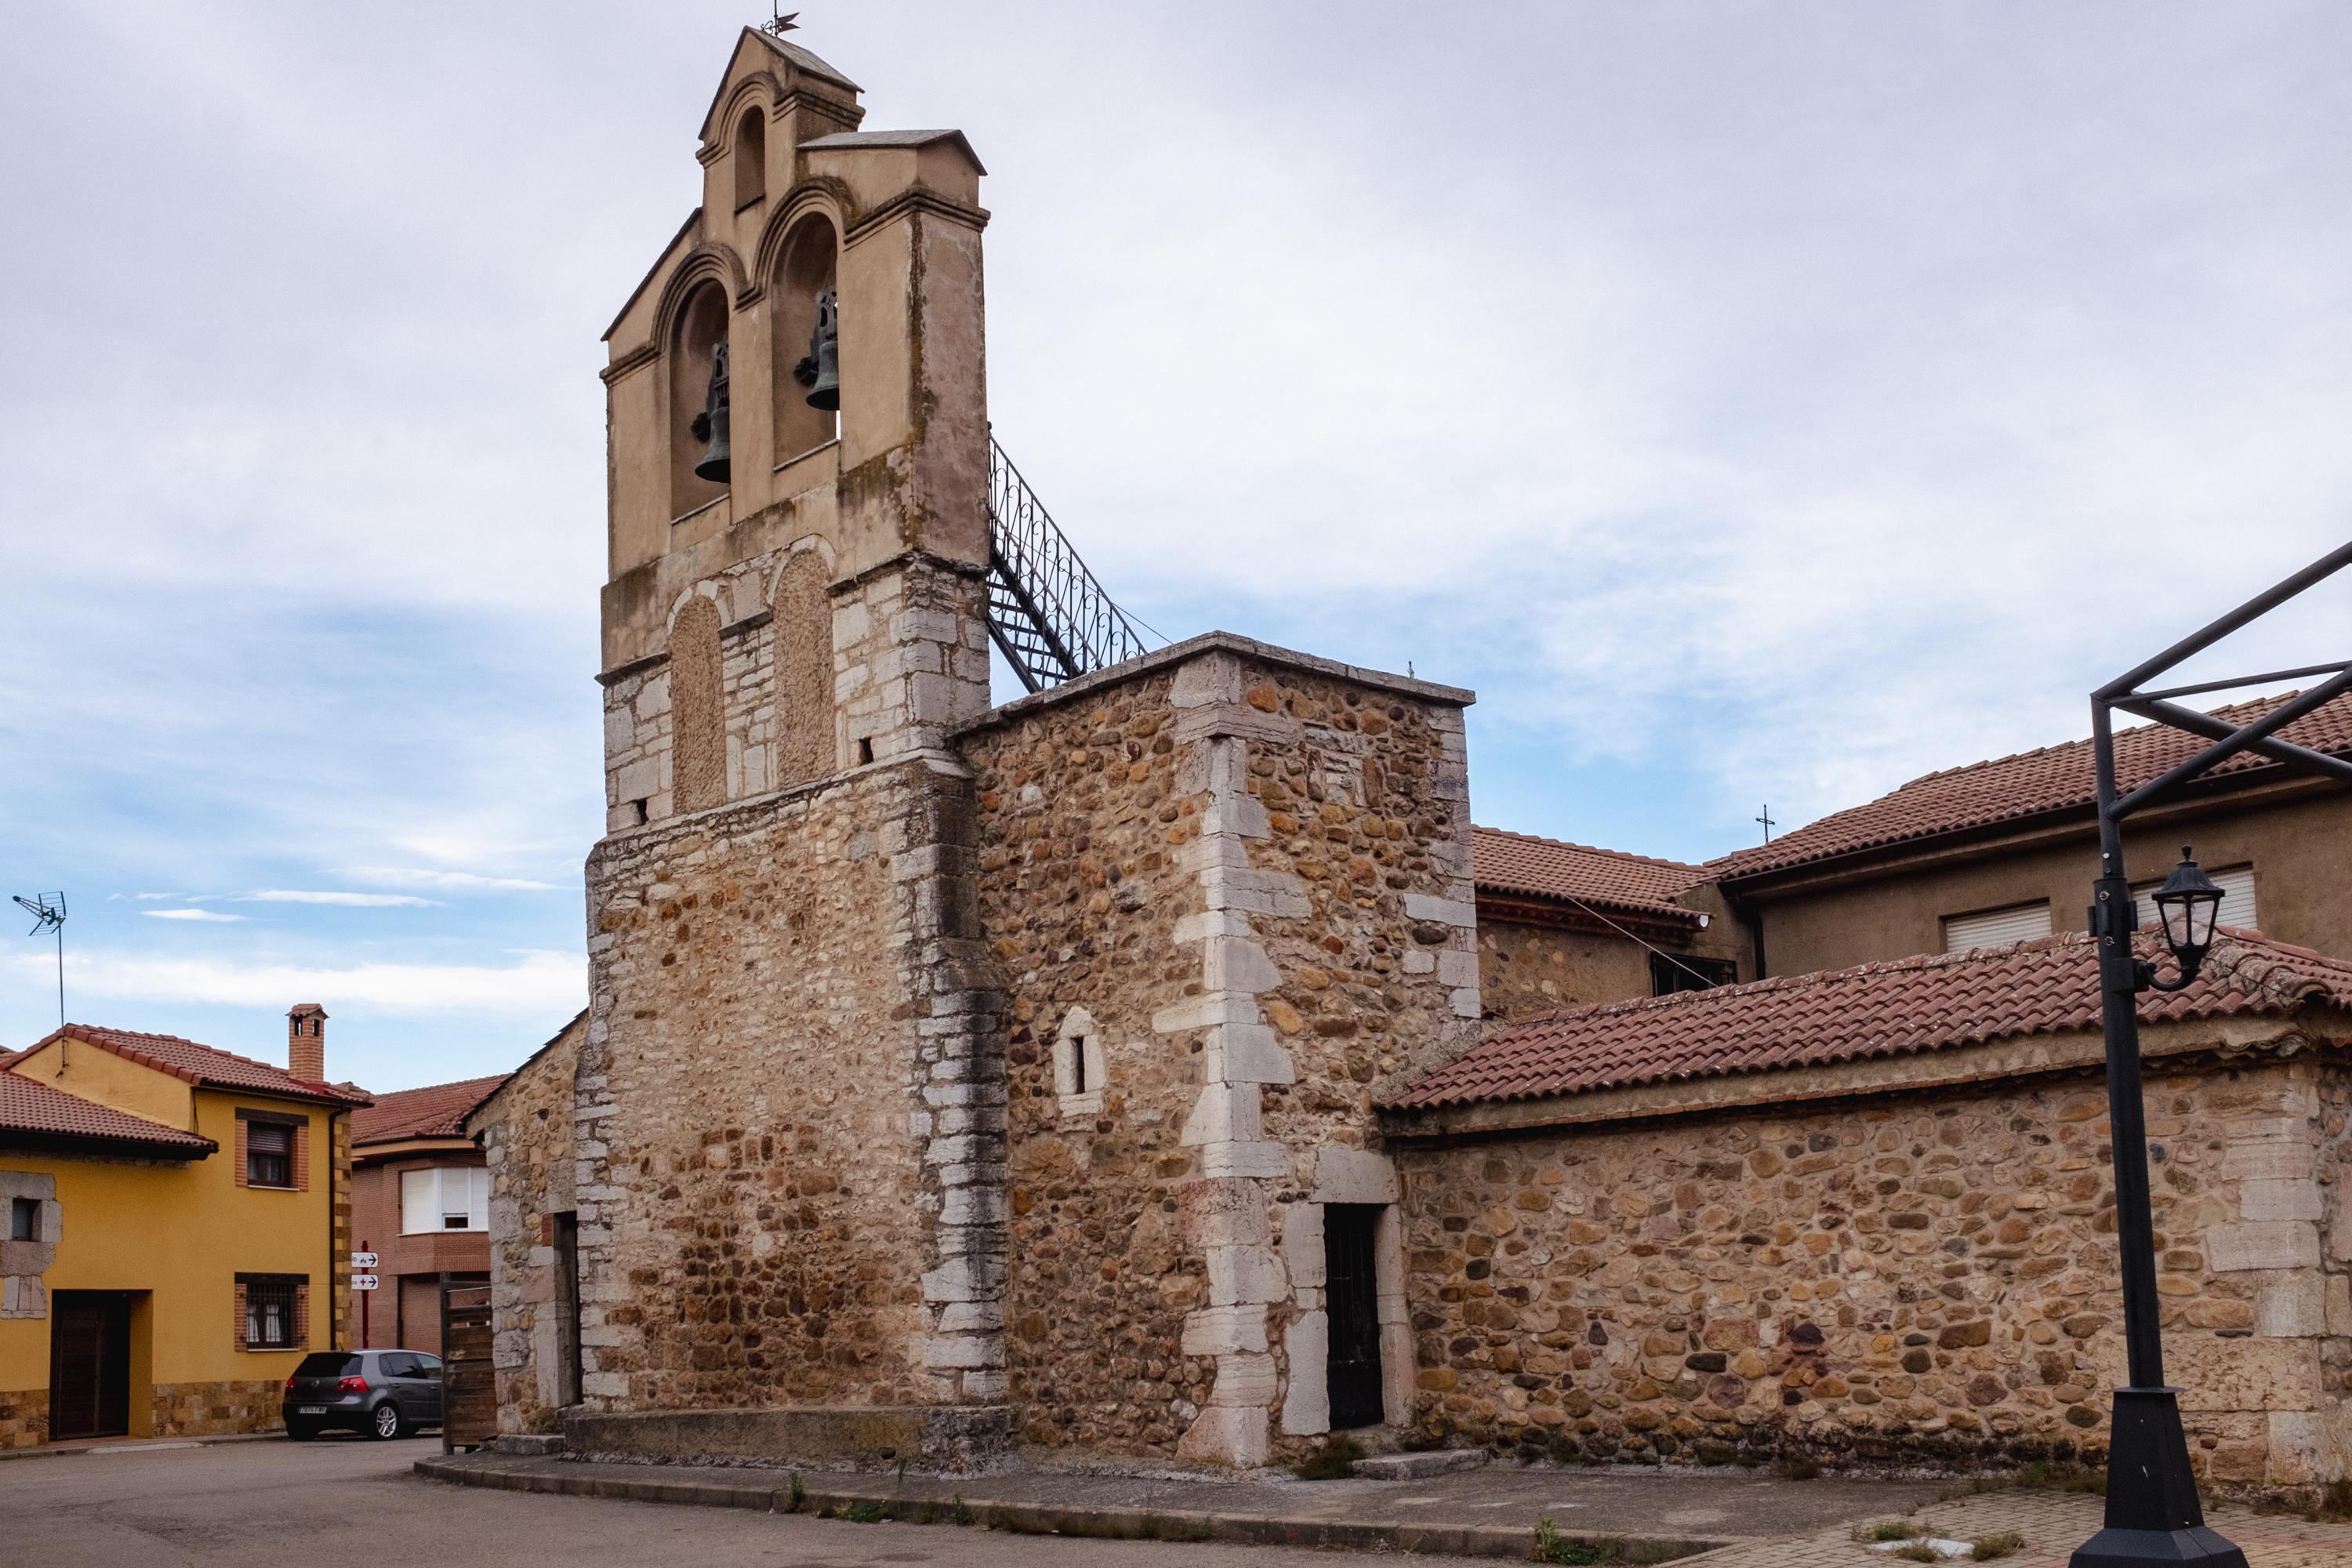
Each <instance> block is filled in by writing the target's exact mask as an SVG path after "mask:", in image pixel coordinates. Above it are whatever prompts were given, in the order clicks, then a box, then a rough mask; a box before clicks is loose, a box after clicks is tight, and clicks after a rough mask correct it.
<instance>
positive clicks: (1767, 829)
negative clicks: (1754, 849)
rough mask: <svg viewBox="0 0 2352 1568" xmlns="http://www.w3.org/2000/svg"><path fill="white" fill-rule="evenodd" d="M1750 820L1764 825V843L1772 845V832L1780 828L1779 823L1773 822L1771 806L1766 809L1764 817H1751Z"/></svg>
mask: <svg viewBox="0 0 2352 1568" xmlns="http://www.w3.org/2000/svg"><path fill="white" fill-rule="evenodd" d="M1749 820H1750V821H1752V822H1760V823H1762V824H1763V825H1764V842H1765V843H1767V844H1769V843H1771V842H1772V830H1773V829H1774V828H1776V827H1778V826H1780V824H1779V823H1777V822H1775V821H1773V820H1772V808H1771V807H1770V806H1769V805H1768V806H1766V807H1765V808H1764V815H1763V816H1757V817H1751V818H1749Z"/></svg>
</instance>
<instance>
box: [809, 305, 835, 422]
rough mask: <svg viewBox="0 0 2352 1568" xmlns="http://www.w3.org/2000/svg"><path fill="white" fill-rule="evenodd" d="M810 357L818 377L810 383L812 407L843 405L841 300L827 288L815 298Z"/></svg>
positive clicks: (831, 407) (828, 407) (829, 407)
mask: <svg viewBox="0 0 2352 1568" xmlns="http://www.w3.org/2000/svg"><path fill="white" fill-rule="evenodd" d="M809 358H810V359H811V360H812V361H814V363H815V367H816V379H815V380H814V381H812V382H811V383H810V384H809V390H808V405H809V406H810V407H811V408H824V409H828V410H830V409H835V408H839V407H840V406H841V300H840V298H839V296H837V295H835V293H834V291H833V290H832V289H830V288H827V289H825V290H824V292H823V293H820V294H819V295H818V296H817V297H816V330H815V331H813V332H811V333H810V334H809Z"/></svg>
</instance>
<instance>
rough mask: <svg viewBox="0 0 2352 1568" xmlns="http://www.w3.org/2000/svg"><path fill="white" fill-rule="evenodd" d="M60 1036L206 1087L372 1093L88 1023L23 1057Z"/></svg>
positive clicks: (335, 1097)
mask: <svg viewBox="0 0 2352 1568" xmlns="http://www.w3.org/2000/svg"><path fill="white" fill-rule="evenodd" d="M60 1036H63V1037H66V1038H68V1039H70V1040H75V1041H79V1043H81V1044H83V1045H89V1046H95V1047H98V1048H99V1049H100V1050H102V1051H111V1052H113V1053H114V1054H115V1055H116V1056H118V1057H121V1058H125V1059H127V1060H130V1061H134V1062H138V1063H140V1064H142V1066H145V1067H151V1068H154V1069H156V1070H157V1071H158V1072H166V1073H169V1074H171V1075H172V1076H173V1078H176V1079H182V1080H183V1081H184V1082H187V1083H194V1084H201V1085H203V1086H204V1087H205V1088H206V1089H246V1090H248V1091H250V1092H252V1093H255V1094H269V1095H276V1096H277V1097H278V1098H279V1099H281V1100H318V1101H320V1102H323V1103H325V1104H329V1105H365V1104H367V1103H368V1097H367V1096H366V1095H365V1094H363V1093H361V1092H359V1091H358V1090H355V1089H343V1088H339V1087H338V1086H336V1085H334V1084H331V1083H306V1082H304V1081H303V1080H302V1079H299V1078H296V1077H294V1076H293V1075H292V1074H291V1073H289V1072H288V1071H287V1070H286V1069H285V1068H275V1067H271V1066H270V1065H269V1064H268V1062H257V1061H255V1060H253V1059H252V1058H248V1057H240V1056H233V1055H231V1054H230V1053H229V1052H227V1051H223V1050H215V1049H214V1048H213V1047H210V1046H200V1045H198V1044H196V1042H195V1041H194V1040H184V1039H182V1038H181V1037H179V1036H177V1035H146V1034H141V1033H139V1032H137V1031H136V1030H131V1029H101V1028H97V1027H94V1026H91V1025H89V1024H68V1025H67V1026H65V1027H64V1028H62V1029H58V1030H56V1031H54V1032H52V1033H50V1034H48V1035H47V1036H45V1037H42V1038H40V1039H38V1040H36V1041H34V1042H33V1044H31V1045H30V1046H27V1047H25V1049H24V1050H23V1051H20V1052H18V1053H17V1055H18V1057H19V1058H23V1057H25V1056H28V1055H30V1054H31V1053H32V1052H34V1051H37V1050H39V1049H40V1048H41V1047H43V1046H46V1045H47V1044H49V1043H50V1042H51V1041H53V1040H56V1039H57V1038H58V1037H60Z"/></svg>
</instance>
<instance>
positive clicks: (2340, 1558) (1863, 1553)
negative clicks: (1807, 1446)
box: [1675, 1488, 2352, 1568]
mask: <svg viewBox="0 0 2352 1568" xmlns="http://www.w3.org/2000/svg"><path fill="white" fill-rule="evenodd" d="M2104 1510H2105V1500H2103V1499H2101V1498H2097V1497H2090V1496H2085V1495H2084V1494H2082V1493H2079V1492H2055V1491H2035V1490H2028V1489H2022V1488H2011V1489H2009V1490H2006V1491H1998V1492H1985V1493H1981V1494H1979V1495H1978V1496H1974V1497H1964V1498H1957V1499H1954V1500H1951V1501H1949V1502H1930V1503H1927V1504H1925V1505H1923V1506H1922V1507H1920V1508H1918V1509H1916V1510H1914V1511H1913V1512H1912V1513H1911V1514H1910V1515H1908V1516H1907V1518H1908V1522H1909V1523H1911V1524H1912V1525H1913V1526H1915V1527H1916V1528H1917V1529H1918V1531H1920V1533H1921V1534H1922V1535H1926V1536H1933V1537H1937V1538H1940V1539H1943V1540H1948V1541H1964V1542H1979V1541H1983V1540H1985V1539H1987V1538H1988V1537H1991V1536H1997V1535H2015V1536H2017V1537H2019V1538H2020V1539H2021V1544H2020V1545H2019V1546H2018V1547H2017V1548H2016V1549H2015V1551H2014V1552H2011V1554H2010V1555H2009V1556H2007V1557H2005V1558H2002V1559H2000V1563H2001V1568H2066V1562H2067V1559H2068V1558H2070V1557H2071V1556H2073V1555H2074V1548H2076V1547H2077V1546H2080V1545H2081V1544H2083V1542H2085V1541H2088V1540H2089V1539H2090V1538H2091V1536H2092V1534H2093V1533H2094V1532H2095V1531H2097V1530H2098V1528H2099V1523H2100V1520H2101V1517H2102V1514H2103V1512H2104ZM1869 1517H1870V1519H1871V1520H1872V1521H1875V1520H1877V1519H1880V1518H1890V1519H1891V1518H1894V1517H1895V1516H1894V1515H1892V1514H1888V1515H1876V1514H1874V1515H1871V1516H1869ZM2205 1521H2206V1522H2207V1523H2208V1524H2210V1525H2211V1526H2212V1527H2213V1528H2214V1529H2216V1530H2218V1531H2221V1533H2222V1534H2223V1535H2226V1536H2228V1537H2229V1538H2230V1539H2231V1541H2233V1542H2237V1544H2238V1545H2239V1546H2240V1547H2241V1548H2242V1549H2243V1550H2244V1552H2245V1553H2246V1562H2247V1564H2248V1568H2347V1564H2352V1524H2321V1523H2314V1522H2311V1521H2305V1520H2303V1519H2299V1518H2296V1517H2295V1516H2294V1515H2293V1514H2275V1513H2256V1512H2255V1511H2254V1510H2252V1509H2249V1508H2244V1507H2241V1506H2240V1505H2238V1504H2236V1503H2228V1502H2216V1501H2214V1500H2211V1499H2210V1498H2209V1499H2207V1500H2206V1505H2205ZM1961 1561H1962V1562H1964V1563H1965V1562H1966V1561H1967V1560H1966V1559H1962V1560H1961ZM1675 1568H1907V1565H1906V1564H1904V1563H1903V1560H1902V1559H1900V1558H1897V1557H1895V1556H1894V1555H1893V1554H1892V1553H1891V1552H1874V1551H1872V1550H1871V1549H1870V1548H1868V1547H1866V1546H1863V1545H1860V1544H1858V1543H1856V1542H1854V1540H1853V1534H1852V1530H1851V1526H1832V1527H1830V1528H1827V1529H1823V1530H1820V1531H1814V1532H1813V1533H1811V1534H1810V1535H1805V1536H1799V1537H1793V1538H1791V1539H1790V1540H1786V1541H1776V1542H1762V1543H1751V1544H1748V1545H1739V1546H1730V1547H1725V1548H1722V1549H1720V1550H1718V1551H1716V1552H1709V1553H1708V1554H1707V1555H1706V1556H1705V1557H1699V1558H1693V1559H1691V1560H1690V1561H1688V1562H1686V1563H1677V1564H1675ZM1969 1568H1975V1565H1974V1564H1973V1563H1969Z"/></svg>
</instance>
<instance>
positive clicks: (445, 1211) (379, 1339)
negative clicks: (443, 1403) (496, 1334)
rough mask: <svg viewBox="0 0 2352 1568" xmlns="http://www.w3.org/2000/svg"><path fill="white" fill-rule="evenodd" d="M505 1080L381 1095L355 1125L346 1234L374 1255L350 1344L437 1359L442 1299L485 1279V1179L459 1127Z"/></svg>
mask: <svg viewBox="0 0 2352 1568" xmlns="http://www.w3.org/2000/svg"><path fill="white" fill-rule="evenodd" d="M505 1081H506V1078H505V1075H504V1074H499V1075H497V1076H494V1077H491V1078H478V1079H466V1080H464V1081H462V1082H459V1083H439V1084H433V1085H430V1086H428V1087H426V1088H424V1089H403V1090H401V1091H399V1092H398V1093H395V1094H380V1095H377V1096H376V1097H375V1103H374V1104H373V1106H371V1107H369V1108H368V1109H367V1110H362V1111H359V1112H357V1113H355V1114H354V1115H353V1116H352V1167H353V1168H352V1235H353V1237H355V1239H356V1241H357V1243H358V1247H359V1248H360V1250H362V1251H366V1252H373V1253H374V1254H375V1255H376V1265H375V1268H374V1270H373V1272H374V1274H375V1277H376V1280H377V1285H376V1289H374V1290H373V1291H367V1292H362V1294H363V1295H364V1296H365V1297H366V1300H362V1302H361V1303H360V1310H359V1329H360V1333H359V1335H358V1336H357V1338H356V1340H355V1342H356V1343H359V1344H362V1345H365V1346H368V1347H371V1348H384V1349H400V1350H413V1351H424V1352H426V1353H427V1354H430V1355H439V1354H440V1353H441V1292H442V1291H443V1290H444V1289H446V1288H447V1287H448V1286H451V1285H487V1284H488V1283H489V1279H490V1194H489V1186H490V1184H489V1173H488V1170H487V1168H486V1167H485V1166H484V1163H483V1160H482V1152H481V1150H480V1149H479V1148H478V1147H476V1145H475V1143H474V1141H473V1140H472V1139H471V1138H468V1137H467V1136H466V1133H465V1121H466V1118H467V1116H468V1115H470V1114H472V1112H473V1110H474V1108H475V1107H476V1106H478V1105H479V1104H481V1102H482V1101H483V1100H485V1099H486V1098H488V1095H489V1094H490V1093H491V1092H492V1091H493V1090H495V1089H497V1088H498V1087H499V1085H500V1084H501V1083H504V1082H505Z"/></svg>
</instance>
